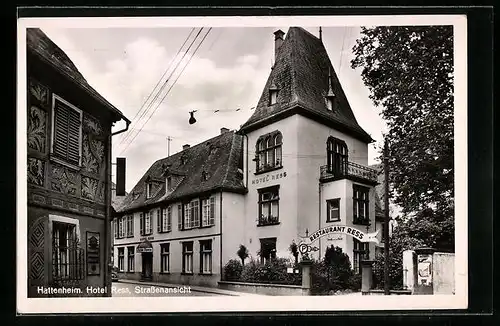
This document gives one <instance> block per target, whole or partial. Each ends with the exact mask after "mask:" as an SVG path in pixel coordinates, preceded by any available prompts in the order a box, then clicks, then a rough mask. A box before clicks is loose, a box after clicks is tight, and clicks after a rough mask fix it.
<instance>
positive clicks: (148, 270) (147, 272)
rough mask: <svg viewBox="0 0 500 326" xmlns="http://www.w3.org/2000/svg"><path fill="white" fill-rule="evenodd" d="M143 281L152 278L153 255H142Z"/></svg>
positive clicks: (148, 253) (149, 253)
mask: <svg viewBox="0 0 500 326" xmlns="http://www.w3.org/2000/svg"><path fill="white" fill-rule="evenodd" d="M141 278H142V279H143V280H151V279H152V278H153V253H151V252H145V253H143V254H142V274H141Z"/></svg>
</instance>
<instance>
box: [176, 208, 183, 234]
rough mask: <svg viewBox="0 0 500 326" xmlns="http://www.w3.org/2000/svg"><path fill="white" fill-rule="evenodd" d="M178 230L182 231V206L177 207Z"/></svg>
mask: <svg viewBox="0 0 500 326" xmlns="http://www.w3.org/2000/svg"><path fill="white" fill-rule="evenodd" d="M177 228H178V229H179V231H180V230H182V205H181V204H179V205H177Z"/></svg>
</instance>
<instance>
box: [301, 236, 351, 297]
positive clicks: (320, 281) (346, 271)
mask: <svg viewBox="0 0 500 326" xmlns="http://www.w3.org/2000/svg"><path fill="white" fill-rule="evenodd" d="M311 274H312V284H311V293H312V294H315V295H323V294H331V293H335V292H338V291H346V290H353V291H359V289H360V288H361V278H360V276H359V275H354V273H353V271H352V269H351V262H350V261H349V256H348V255H347V254H346V253H344V252H342V249H341V248H339V247H334V246H331V247H328V248H327V250H326V252H325V257H324V258H323V260H321V261H314V262H313V265H312V268H311Z"/></svg>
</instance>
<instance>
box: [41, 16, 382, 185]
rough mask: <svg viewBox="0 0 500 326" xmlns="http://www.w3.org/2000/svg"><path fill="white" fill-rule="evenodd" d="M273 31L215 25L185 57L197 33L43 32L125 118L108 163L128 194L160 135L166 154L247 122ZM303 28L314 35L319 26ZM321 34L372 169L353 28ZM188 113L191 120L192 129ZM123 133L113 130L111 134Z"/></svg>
mask: <svg viewBox="0 0 500 326" xmlns="http://www.w3.org/2000/svg"><path fill="white" fill-rule="evenodd" d="M278 29H281V30H283V31H284V32H285V33H286V32H287V31H288V27H287V26H276V27H231V28H229V27H214V28H212V29H211V30H210V32H209V33H208V34H207V36H206V38H205V39H204V41H203V42H202V43H201V45H200V46H199V48H198V49H197V51H196V53H195V54H194V56H193V55H192V54H193V52H194V50H195V49H196V48H197V46H198V44H200V41H201V39H202V38H203V37H204V36H205V34H206V33H207V31H208V28H204V29H203V30H202V31H201V33H200V34H199V37H198V38H197V40H196V42H195V43H194V44H193V45H192V47H191V48H190V49H189V50H187V48H188V46H189V44H190V43H191V41H192V40H193V39H195V35H196V34H197V33H198V31H199V30H200V28H195V29H194V30H193V28H187V27H177V28H175V27H155V28H122V27H116V28H60V27H58V28H54V27H43V28H42V30H43V31H44V32H45V33H46V34H47V36H48V37H49V38H51V39H52V41H54V42H55V43H56V44H57V45H58V46H59V47H60V48H61V49H62V50H63V51H64V52H65V53H66V54H67V55H68V56H69V58H70V59H71V60H72V61H73V63H74V64H75V65H76V67H77V68H78V70H79V71H80V72H81V73H82V75H83V76H84V77H85V79H86V80H87V82H88V83H89V84H90V85H91V86H92V87H94V88H95V89H96V90H97V91H98V92H99V93H100V94H101V95H102V96H104V97H105V98H106V99H107V100H108V101H109V102H110V103H112V104H113V105H114V106H115V107H117V108H118V109H119V110H120V111H122V112H123V114H124V115H125V116H126V117H127V118H128V119H129V120H131V121H132V124H131V125H130V129H129V131H127V132H125V133H123V134H121V135H117V136H114V137H113V162H115V161H116V157H117V156H118V157H126V159H127V163H126V164H127V171H126V190H127V191H130V190H131V189H132V188H133V187H134V186H135V184H136V183H137V182H138V181H139V179H140V178H141V177H142V175H143V174H144V173H145V172H146V171H147V169H148V168H149V167H150V166H151V164H153V163H154V162H155V161H156V160H158V159H160V158H163V157H166V156H167V152H168V141H167V137H170V138H171V141H170V155H172V154H175V153H177V152H179V151H181V150H182V146H183V145H184V144H190V145H191V146H193V145H196V144H198V143H200V142H203V141H205V140H207V139H209V138H212V137H215V136H217V135H218V134H219V133H220V128H222V127H225V128H228V129H230V130H238V129H239V127H240V125H242V124H243V123H244V122H245V121H246V120H247V119H248V118H249V117H250V116H251V114H252V112H253V111H252V110H251V108H253V107H255V106H256V105H257V102H258V100H259V97H260V95H261V93H262V90H263V88H264V85H265V83H266V80H267V77H268V75H269V73H270V71H271V65H272V63H273V62H272V60H273V58H274V35H273V33H274V32H275V31H276V30H278ZM306 29H307V30H308V31H309V32H311V33H312V34H314V35H318V30H319V28H316V27H307V28H306ZM322 31H323V43H324V45H325V47H326V50H327V52H328V55H329V57H330V60H331V62H332V64H333V67H334V69H335V71H336V73H337V76H338V77H339V80H340V82H341V84H342V87H343V89H344V92H345V93H346V96H347V99H348V101H349V103H350V105H351V108H352V110H353V112H354V115H355V117H356V119H357V121H358V123H359V124H360V125H361V127H362V128H363V129H364V130H365V131H366V132H368V133H369V134H370V135H371V137H372V138H373V139H374V140H375V141H376V142H375V143H373V144H370V145H369V152H368V164H375V163H378V162H377V157H378V155H379V153H378V151H379V149H380V146H381V144H382V143H381V140H382V133H383V132H384V131H385V130H386V126H385V123H384V121H383V119H382V118H381V117H380V108H377V107H374V105H373V103H372V101H371V100H370V99H369V90H368V89H367V87H366V86H365V85H364V84H363V82H362V80H361V75H360V71H359V70H353V69H351V67H350V60H351V59H352V58H353V54H352V47H353V46H354V44H355V43H356V39H357V38H358V37H359V36H360V34H359V33H360V28H359V27H353V26H351V27H323V28H322ZM190 33H191V35H190ZM188 35H190V38H189V39H188V40H187V42H186V43H185V45H184V47H182V50H181V46H182V45H183V43H184V42H185V41H186V39H187V38H188ZM184 67H185V68H184ZM183 69H184V70H183ZM162 77H163V78H162ZM168 77H170V78H168ZM159 81H162V82H161V83H160V84H159V85H160V86H158V87H156V86H157V84H158V82H159ZM164 81H167V82H166V84H165V86H164V87H163V88H162V87H161V85H163V82H164ZM155 87H156V89H155ZM153 90H155V92H153V93H152V91H153ZM150 94H153V95H152V96H149V95H150ZM156 94H158V95H156ZM237 109H240V110H238V111H236V110H237ZM193 110H196V111H197V112H195V113H194V116H195V118H196V119H197V122H196V123H195V124H193V125H190V124H189V123H188V120H189V112H190V111H193ZM215 110H220V111H219V112H214V111H215ZM123 127H124V124H117V125H116V126H115V127H114V128H113V131H116V130H120V129H122V128H123ZM114 174H115V173H113V180H114V178H115V176H114Z"/></svg>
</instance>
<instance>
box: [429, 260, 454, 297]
mask: <svg viewBox="0 0 500 326" xmlns="http://www.w3.org/2000/svg"><path fill="white" fill-rule="evenodd" d="M432 263H433V270H432V278H433V288H434V292H433V293H434V294H455V254H453V253H445V252H436V253H434V254H433V257H432Z"/></svg>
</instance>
